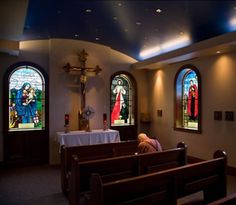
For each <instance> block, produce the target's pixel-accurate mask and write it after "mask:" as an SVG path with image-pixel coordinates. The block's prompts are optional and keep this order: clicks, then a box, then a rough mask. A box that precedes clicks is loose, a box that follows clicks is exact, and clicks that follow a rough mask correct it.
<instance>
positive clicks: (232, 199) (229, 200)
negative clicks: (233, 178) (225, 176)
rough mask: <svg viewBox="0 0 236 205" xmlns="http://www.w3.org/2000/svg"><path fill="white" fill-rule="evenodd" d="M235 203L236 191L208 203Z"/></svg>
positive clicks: (217, 204)
mask: <svg viewBox="0 0 236 205" xmlns="http://www.w3.org/2000/svg"><path fill="white" fill-rule="evenodd" d="M235 204H236V193H232V194H230V195H228V196H226V197H223V198H221V199H218V200H216V201H213V202H211V203H209V204H208V205H235Z"/></svg>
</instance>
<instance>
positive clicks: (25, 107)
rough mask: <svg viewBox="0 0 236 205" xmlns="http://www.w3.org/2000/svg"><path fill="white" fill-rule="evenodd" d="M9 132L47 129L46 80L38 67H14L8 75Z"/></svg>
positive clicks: (22, 65) (26, 65) (25, 65)
mask: <svg viewBox="0 0 236 205" xmlns="http://www.w3.org/2000/svg"><path fill="white" fill-rule="evenodd" d="M7 79H8V102H9V104H8V109H7V110H8V131H29V130H31V131H32V130H44V129H45V78H44V75H43V74H42V72H41V71H40V70H39V69H38V68H37V66H36V65H34V64H30V63H24V64H20V65H16V66H13V67H12V69H11V71H10V72H9V74H8V78H7Z"/></svg>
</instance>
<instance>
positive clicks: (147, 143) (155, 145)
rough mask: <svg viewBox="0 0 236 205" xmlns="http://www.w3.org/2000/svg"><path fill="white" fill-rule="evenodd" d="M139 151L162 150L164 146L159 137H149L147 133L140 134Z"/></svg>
mask: <svg viewBox="0 0 236 205" xmlns="http://www.w3.org/2000/svg"><path fill="white" fill-rule="evenodd" d="M138 141H139V144H138V153H139V154H140V153H150V152H161V151H162V147H161V144H160V143H159V142H158V140H157V139H151V138H149V137H148V136H147V135H146V134H145V133H140V134H139V135H138Z"/></svg>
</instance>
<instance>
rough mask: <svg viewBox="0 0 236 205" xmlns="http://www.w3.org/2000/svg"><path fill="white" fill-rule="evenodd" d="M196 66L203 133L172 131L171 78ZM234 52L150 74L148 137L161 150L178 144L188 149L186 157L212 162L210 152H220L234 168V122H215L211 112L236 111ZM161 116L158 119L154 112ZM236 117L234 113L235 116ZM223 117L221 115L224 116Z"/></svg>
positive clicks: (172, 98) (180, 64)
mask: <svg viewBox="0 0 236 205" xmlns="http://www.w3.org/2000/svg"><path fill="white" fill-rule="evenodd" d="M185 64H192V65H194V66H196V67H197V68H198V69H199V71H200V74H201V79H202V133H201V134H195V133H188V132H181V131H175V130H174V129H173V127H174V78H175V74H176V73H177V71H178V69H179V68H180V67H181V66H183V65H185ZM235 76H236V52H233V53H227V54H222V55H215V56H212V57H204V58H203V57H202V58H198V59H194V60H189V61H186V62H184V63H176V64H172V65H168V66H165V67H163V68H161V69H158V70H155V71H150V72H149V82H150V83H149V89H150V95H149V100H150V105H152V106H150V113H152V118H153V122H152V124H151V133H152V134H153V135H156V136H158V137H159V139H160V141H161V143H162V144H163V146H164V147H166V148H168V147H173V146H176V144H177V143H178V142H180V141H184V142H185V143H186V144H187V145H188V154H189V155H191V156H194V157H198V158H202V159H210V158H212V155H213V152H214V151H216V150H217V149H223V150H225V151H226V152H227V154H228V164H229V166H233V167H236V158H235V156H236V149H235V145H236V116H234V117H235V121H233V122H230V121H225V120H224V119H223V120H222V121H216V120H214V119H213V115H214V114H213V112H214V111H223V112H225V111H234V112H235V111H236V89H235V88H236V80H235ZM158 109H162V110H163V116H162V117H157V110H158ZM234 114H235V115H236V112H235V113H234ZM223 117H224V114H223Z"/></svg>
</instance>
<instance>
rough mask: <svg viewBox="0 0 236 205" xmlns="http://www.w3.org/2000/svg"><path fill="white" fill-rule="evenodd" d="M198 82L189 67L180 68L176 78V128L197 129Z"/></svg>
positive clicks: (194, 73)
mask: <svg viewBox="0 0 236 205" xmlns="http://www.w3.org/2000/svg"><path fill="white" fill-rule="evenodd" d="M198 86H199V82H198V75H197V73H196V72H195V70H193V69H191V68H185V69H182V70H181V71H180V72H179V73H178V75H177V78H176V109H177V110H176V119H175V120H176V121H175V122H176V124H175V126H176V128H184V129H191V130H198V129H199V89H198Z"/></svg>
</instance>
